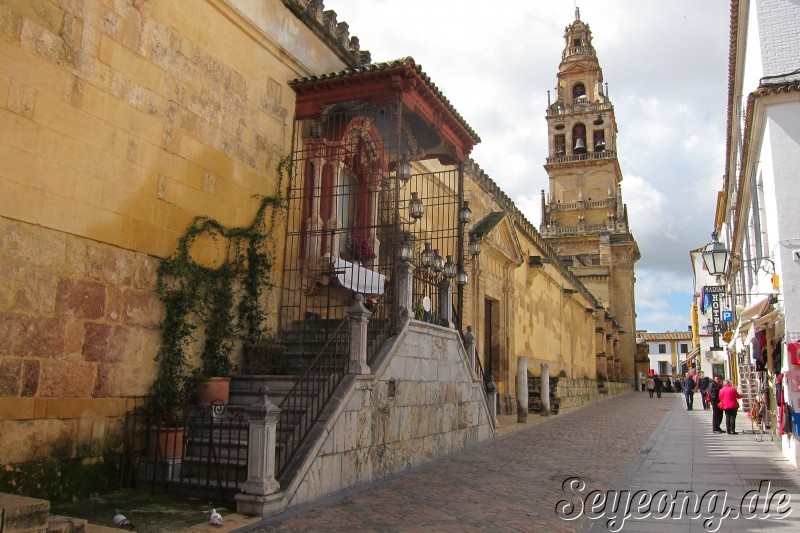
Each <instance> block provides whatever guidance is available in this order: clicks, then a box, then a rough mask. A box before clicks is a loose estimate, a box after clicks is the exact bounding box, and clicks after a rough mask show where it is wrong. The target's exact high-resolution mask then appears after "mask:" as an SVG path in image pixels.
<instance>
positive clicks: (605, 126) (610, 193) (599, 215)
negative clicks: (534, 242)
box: [540, 8, 640, 381]
mask: <svg viewBox="0 0 800 533" xmlns="http://www.w3.org/2000/svg"><path fill="white" fill-rule="evenodd" d="M564 39H565V46H564V51H563V53H562V55H561V63H560V65H559V68H558V76H557V77H558V83H557V85H556V88H555V94H554V95H550V93H549V91H548V107H547V114H546V119H547V132H548V136H547V138H548V157H547V164H546V165H545V170H546V171H547V174H548V176H549V181H550V191H549V192H548V193H545V191H542V221H541V226H540V230H541V233H542V235H543V236H544V237H545V238H546V239H547V241H548V243H549V244H550V245H551V246H552V247H553V249H554V250H555V251H556V253H557V254H558V256H559V259H560V260H561V261H562V262H563V263H565V264H566V265H567V266H568V267H570V269H571V271H572V273H573V274H575V275H576V276H577V277H578V279H580V281H581V282H582V283H583V284H584V285H585V286H586V287H587V288H588V289H589V290H590V291H592V293H593V294H594V296H595V297H596V298H598V299H599V300H600V301H601V302H602V303H603V305H604V306H605V311H603V313H605V319H607V321H608V322H610V324H611V327H612V330H613V331H614V333H613V334H609V333H608V330H607V328H606V332H605V334H604V335H602V336H603V337H604V338H603V339H602V340H601V339H599V338H598V342H597V344H598V353H597V369H598V374H602V375H603V377H607V378H608V379H615V380H620V381H621V380H628V379H632V378H633V374H634V368H635V364H634V356H635V353H636V310H635V304H634V290H633V285H634V282H635V277H634V263H635V262H636V261H637V260H638V259H639V258H640V254H639V248H638V246H637V244H636V241H635V240H634V238H633V235H632V234H631V232H630V229H629V227H628V215H627V209H626V207H625V204H624V203H623V201H622V187H621V185H620V184H621V182H622V172H621V170H620V167H619V162H618V160H617V123H616V120H615V118H614V106H613V105H612V104H611V100H610V99H609V97H608V84H605V85H604V82H603V71H602V69H601V68H600V63H599V61H598V60H597V54H596V52H595V49H594V46H593V45H592V31H591V29H590V28H589V25H588V24H586V23H585V22H583V21H581V19H580V11H579V10H578V9H577V8H576V10H575V20H574V21H573V22H572V24H570V25H569V26H567V27H566V29H565V30H564ZM551 96H554V101H551ZM609 335H611V336H610V337H609Z"/></svg>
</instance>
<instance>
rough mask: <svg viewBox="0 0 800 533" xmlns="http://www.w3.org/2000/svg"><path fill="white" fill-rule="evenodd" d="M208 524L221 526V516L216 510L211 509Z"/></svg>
mask: <svg viewBox="0 0 800 533" xmlns="http://www.w3.org/2000/svg"><path fill="white" fill-rule="evenodd" d="M210 522H211V523H212V524H213V525H215V526H221V525H222V515H220V514H219V513H218V512H217V510H216V509H211V518H210Z"/></svg>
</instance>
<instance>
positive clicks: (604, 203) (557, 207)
mask: <svg viewBox="0 0 800 533" xmlns="http://www.w3.org/2000/svg"><path fill="white" fill-rule="evenodd" d="M613 205H614V202H613V201H612V200H610V199H606V200H581V201H578V202H564V203H555V202H553V203H550V204H548V205H547V210H548V211H580V210H583V209H599V208H603V207H609V206H613Z"/></svg>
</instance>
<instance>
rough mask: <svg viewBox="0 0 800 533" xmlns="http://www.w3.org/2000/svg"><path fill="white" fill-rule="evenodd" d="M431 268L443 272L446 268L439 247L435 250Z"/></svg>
mask: <svg viewBox="0 0 800 533" xmlns="http://www.w3.org/2000/svg"><path fill="white" fill-rule="evenodd" d="M431 268H432V269H433V271H434V272H441V271H442V270H444V259H442V256H441V255H439V249H438V248H436V249H435V250H433V262H432V263H431Z"/></svg>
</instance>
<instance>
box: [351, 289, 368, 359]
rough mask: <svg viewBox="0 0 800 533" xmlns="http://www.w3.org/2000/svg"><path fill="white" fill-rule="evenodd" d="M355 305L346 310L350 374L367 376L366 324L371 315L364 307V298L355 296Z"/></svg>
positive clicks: (358, 295)
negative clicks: (348, 328)
mask: <svg viewBox="0 0 800 533" xmlns="http://www.w3.org/2000/svg"><path fill="white" fill-rule="evenodd" d="M354 299H355V303H354V304H353V306H352V307H351V308H350V309H348V310H347V316H348V317H349V318H350V363H349V365H348V368H347V371H348V372H349V373H350V374H369V373H370V372H371V371H370V369H369V366H368V365H367V323H368V322H369V317H370V315H372V313H370V312H369V309H367V308H366V307H364V296H362V295H361V294H356V296H355V298H354Z"/></svg>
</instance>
